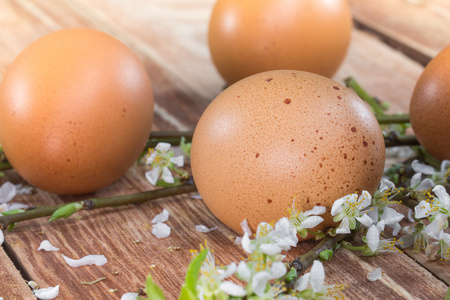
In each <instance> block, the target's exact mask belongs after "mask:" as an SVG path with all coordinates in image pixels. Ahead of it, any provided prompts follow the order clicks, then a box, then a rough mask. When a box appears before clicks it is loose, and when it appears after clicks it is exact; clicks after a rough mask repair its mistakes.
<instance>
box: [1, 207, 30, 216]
mask: <svg viewBox="0 0 450 300" xmlns="http://www.w3.org/2000/svg"><path fill="white" fill-rule="evenodd" d="M23 212H25V210H24V209H20V208H19V209H11V210H8V211H3V212H2V215H4V216H9V215H15V214H20V213H23Z"/></svg>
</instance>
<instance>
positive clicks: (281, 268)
mask: <svg viewBox="0 0 450 300" xmlns="http://www.w3.org/2000/svg"><path fill="white" fill-rule="evenodd" d="M271 269H272V270H271V272H270V279H277V278H280V277H282V276H284V275H285V274H286V272H287V270H286V266H285V265H284V263H283V262H281V261H277V262H274V263H273V264H272V268H271Z"/></svg>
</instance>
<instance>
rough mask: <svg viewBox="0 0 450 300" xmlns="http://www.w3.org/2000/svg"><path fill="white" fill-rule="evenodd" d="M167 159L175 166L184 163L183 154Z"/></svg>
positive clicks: (180, 165)
mask: <svg viewBox="0 0 450 300" xmlns="http://www.w3.org/2000/svg"><path fill="white" fill-rule="evenodd" d="M169 160H170V161H171V162H173V163H174V164H175V165H177V167H182V166H183V165H184V157H183V155H180V156H174V157H171V158H170V159H169Z"/></svg>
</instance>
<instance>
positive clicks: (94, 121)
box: [0, 28, 153, 194]
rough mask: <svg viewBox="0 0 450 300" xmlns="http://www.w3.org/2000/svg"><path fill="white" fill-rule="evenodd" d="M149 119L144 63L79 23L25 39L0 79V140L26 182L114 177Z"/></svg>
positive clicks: (76, 190)
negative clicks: (24, 42) (34, 37)
mask: <svg viewBox="0 0 450 300" xmlns="http://www.w3.org/2000/svg"><path fill="white" fill-rule="evenodd" d="M152 122H153V92H152V87H151V82H150V79H149V77H148V75H147V73H146V70H145V68H144V67H143V65H142V63H141V62H140V60H139V59H138V57H137V56H136V55H134V54H133V52H132V51H131V50H130V49H129V48H128V47H126V46H125V45H124V44H123V43H121V42H120V41H118V40H117V39H115V38H113V37H111V36H109V35H107V34H105V33H102V32H99V31H96V30H93V29H86V28H72V29H64V30H60V31H57V32H53V33H51V34H48V35H46V36H43V37H41V38H40V39H38V40H37V41H35V42H33V43H31V44H30V45H29V46H28V47H27V48H26V49H25V50H23V51H22V53H20V54H19V56H18V57H17V58H16V59H15V60H14V62H13V63H12V64H11V65H10V66H9V68H8V70H7V72H6V74H5V76H4V79H3V81H2V83H1V85H0V142H1V145H2V147H3V150H4V152H5V155H6V157H7V158H8V160H9V162H10V163H11V165H12V166H13V167H14V169H15V170H16V171H17V172H18V173H19V174H20V175H21V176H22V177H23V178H24V179H25V180H27V181H28V182H29V183H30V184H32V185H34V186H36V187H38V188H40V189H43V190H46V191H49V192H53V193H57V194H84V193H88V192H92V191H95V190H97V189H100V188H102V187H104V186H106V185H108V184H110V183H112V182H114V181H115V180H117V179H118V178H119V177H121V176H122V175H123V174H124V173H125V172H126V171H127V170H128V169H129V168H130V166H131V165H132V164H133V163H134V162H135V160H136V159H137V157H138V156H139V154H140V153H141V151H142V150H143V148H144V146H145V143H146V141H147V138H148V136H149V134H150V130H151V126H152Z"/></svg>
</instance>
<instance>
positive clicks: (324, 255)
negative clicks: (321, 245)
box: [319, 249, 333, 261]
mask: <svg viewBox="0 0 450 300" xmlns="http://www.w3.org/2000/svg"><path fill="white" fill-rule="evenodd" d="M332 257H333V250H330V249H326V250H323V251H321V252H320V253H319V259H320V260H321V261H329V260H330V259H331V258H332Z"/></svg>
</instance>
